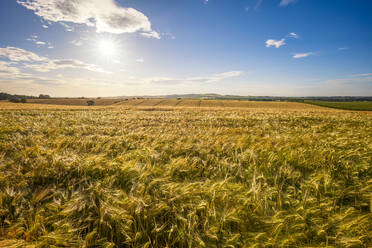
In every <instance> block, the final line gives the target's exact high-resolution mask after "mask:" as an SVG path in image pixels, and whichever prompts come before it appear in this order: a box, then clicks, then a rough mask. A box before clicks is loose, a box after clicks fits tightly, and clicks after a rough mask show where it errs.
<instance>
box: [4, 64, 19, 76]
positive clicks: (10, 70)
mask: <svg viewBox="0 0 372 248" xmlns="http://www.w3.org/2000/svg"><path fill="white" fill-rule="evenodd" d="M19 73H20V71H19V69H18V68H16V67H13V66H10V62H5V61H0V76H2V77H4V76H14V75H17V74H19Z"/></svg>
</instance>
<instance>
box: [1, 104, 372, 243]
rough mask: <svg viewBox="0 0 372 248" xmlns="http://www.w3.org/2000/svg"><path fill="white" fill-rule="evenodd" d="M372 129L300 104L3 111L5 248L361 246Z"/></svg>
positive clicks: (358, 117) (371, 173)
mask: <svg viewBox="0 0 372 248" xmlns="http://www.w3.org/2000/svg"><path fill="white" fill-rule="evenodd" d="M83 100H87V99H83ZM203 106H205V108H199V107H203ZM143 110H152V111H143ZM163 110H167V111H163ZM201 110H203V111H201ZM204 110H207V111H204ZM371 133H372V115H370V114H368V113H362V112H360V113H357V112H348V111H339V110H334V109H327V108H322V107H318V106H313V105H309V104H301V103H286V102H243V101H228V102H227V101H214V100H206V101H200V100H176V99H174V100H157V99H154V100H147V99H137V100H129V101H123V102H119V103H116V104H115V105H112V106H92V107H88V106H61V105H59V106H58V105H41V104H14V103H8V102H0V141H1V142H0V247H27V245H30V247H51V246H55V247H83V246H85V247H319V246H321V247H326V246H327V247H368V246H370V245H371V243H372V238H371V237H372V231H371V230H372V213H371V204H372V179H371V178H372V166H371V165H372V156H371V154H372V135H371ZM31 245H33V246H31Z"/></svg>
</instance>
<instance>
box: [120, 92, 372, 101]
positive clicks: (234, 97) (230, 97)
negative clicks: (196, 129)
mask: <svg viewBox="0 0 372 248" xmlns="http://www.w3.org/2000/svg"><path fill="white" fill-rule="evenodd" d="M117 98H156V99H159V98H164V99H177V98H180V99H211V100H218V99H222V100H250V101H296V102H298V101H306V100H309V101H333V102H353V101H372V96H309V97H285V96H238V95H220V94H213V93H211V94H173V95H158V96H146V95H145V96H119V97H117Z"/></svg>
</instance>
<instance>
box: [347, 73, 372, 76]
mask: <svg viewBox="0 0 372 248" xmlns="http://www.w3.org/2000/svg"><path fill="white" fill-rule="evenodd" d="M351 76H352V77H372V73H362V74H352V75H351Z"/></svg>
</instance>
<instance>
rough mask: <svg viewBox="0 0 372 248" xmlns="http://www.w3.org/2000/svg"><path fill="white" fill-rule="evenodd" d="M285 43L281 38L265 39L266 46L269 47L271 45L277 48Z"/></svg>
mask: <svg viewBox="0 0 372 248" xmlns="http://www.w3.org/2000/svg"><path fill="white" fill-rule="evenodd" d="M283 45H285V39H284V38H283V39H281V40H267V41H266V47H271V46H274V47H276V48H279V47H281V46H283Z"/></svg>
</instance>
